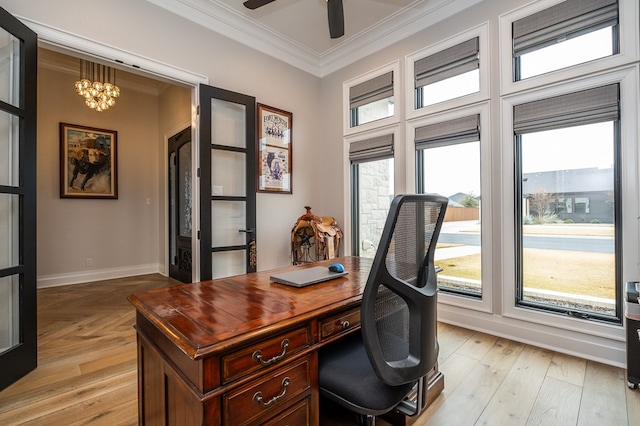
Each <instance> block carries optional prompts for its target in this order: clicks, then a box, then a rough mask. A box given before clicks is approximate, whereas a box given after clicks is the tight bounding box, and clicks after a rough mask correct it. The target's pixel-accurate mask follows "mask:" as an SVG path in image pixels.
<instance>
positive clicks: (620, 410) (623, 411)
mask: <svg viewBox="0 0 640 426" xmlns="http://www.w3.org/2000/svg"><path fill="white" fill-rule="evenodd" d="M626 383H627V379H626V377H625V374H624V370H621V369H619V368H614V367H610V366H607V365H604V364H600V363H597V362H593V361H589V362H587V371H586V375H585V379H584V387H583V390H582V401H581V403H580V414H579V415H578V423H579V424H580V425H581V426H582V425H584V426H588V425H594V426H595V425H626V424H627V423H628V418H627V406H626V395H625V389H626ZM603 389H606V392H605V391H603ZM636 420H637V419H634V421H636Z"/></svg>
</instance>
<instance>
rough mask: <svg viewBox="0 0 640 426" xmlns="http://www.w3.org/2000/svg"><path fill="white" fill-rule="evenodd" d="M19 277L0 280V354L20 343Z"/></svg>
mask: <svg viewBox="0 0 640 426" xmlns="http://www.w3.org/2000/svg"><path fill="white" fill-rule="evenodd" d="M19 324H20V276H19V275H12V276H8V277H2V278H0V353H2V352H4V351H6V350H7V349H10V348H12V347H14V346H16V345H17V344H19V343H20V328H19Z"/></svg>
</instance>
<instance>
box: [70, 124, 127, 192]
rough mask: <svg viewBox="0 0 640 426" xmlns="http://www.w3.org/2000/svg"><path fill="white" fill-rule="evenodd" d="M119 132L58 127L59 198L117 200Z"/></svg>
mask: <svg viewBox="0 0 640 426" xmlns="http://www.w3.org/2000/svg"><path fill="white" fill-rule="evenodd" d="M117 145H118V132H116V131H114V130H105V129H96V128H94V127H85V126H78V125H76V124H68V123H60V198H107V199H116V198H118V162H117V158H118V156H117V154H118V148H117Z"/></svg>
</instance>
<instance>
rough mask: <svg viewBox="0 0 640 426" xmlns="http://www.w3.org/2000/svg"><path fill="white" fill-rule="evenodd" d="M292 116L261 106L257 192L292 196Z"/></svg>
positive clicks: (259, 110)
mask: <svg viewBox="0 0 640 426" xmlns="http://www.w3.org/2000/svg"><path fill="white" fill-rule="evenodd" d="M292 122H293V114H292V113H290V112H287V111H283V110H281V109H277V108H273V107H270V106H267V105H263V104H258V173H257V175H258V192H274V193H280V194H291V193H292V189H291V183H292V182H291V180H292V172H291V170H292V168H291V148H292V137H291V136H292Z"/></svg>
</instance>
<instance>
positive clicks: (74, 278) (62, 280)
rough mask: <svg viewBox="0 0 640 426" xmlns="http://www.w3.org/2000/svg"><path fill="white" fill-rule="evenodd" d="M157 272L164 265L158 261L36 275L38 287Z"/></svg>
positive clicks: (162, 271)
mask: <svg viewBox="0 0 640 426" xmlns="http://www.w3.org/2000/svg"><path fill="white" fill-rule="evenodd" d="M158 273H161V274H163V275H164V267H163V266H162V265H160V264H158V263H150V264H147V265H133V266H125V267H121V268H108V269H97V270H92V271H82V272H72V273H68V274H56V275H44V276H39V277H38V288H47V287H58V286H63V285H70V284H81V283H88V282H93V281H102V280H113V279H117V278H124V277H133V276H137V275H146V274H158Z"/></svg>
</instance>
